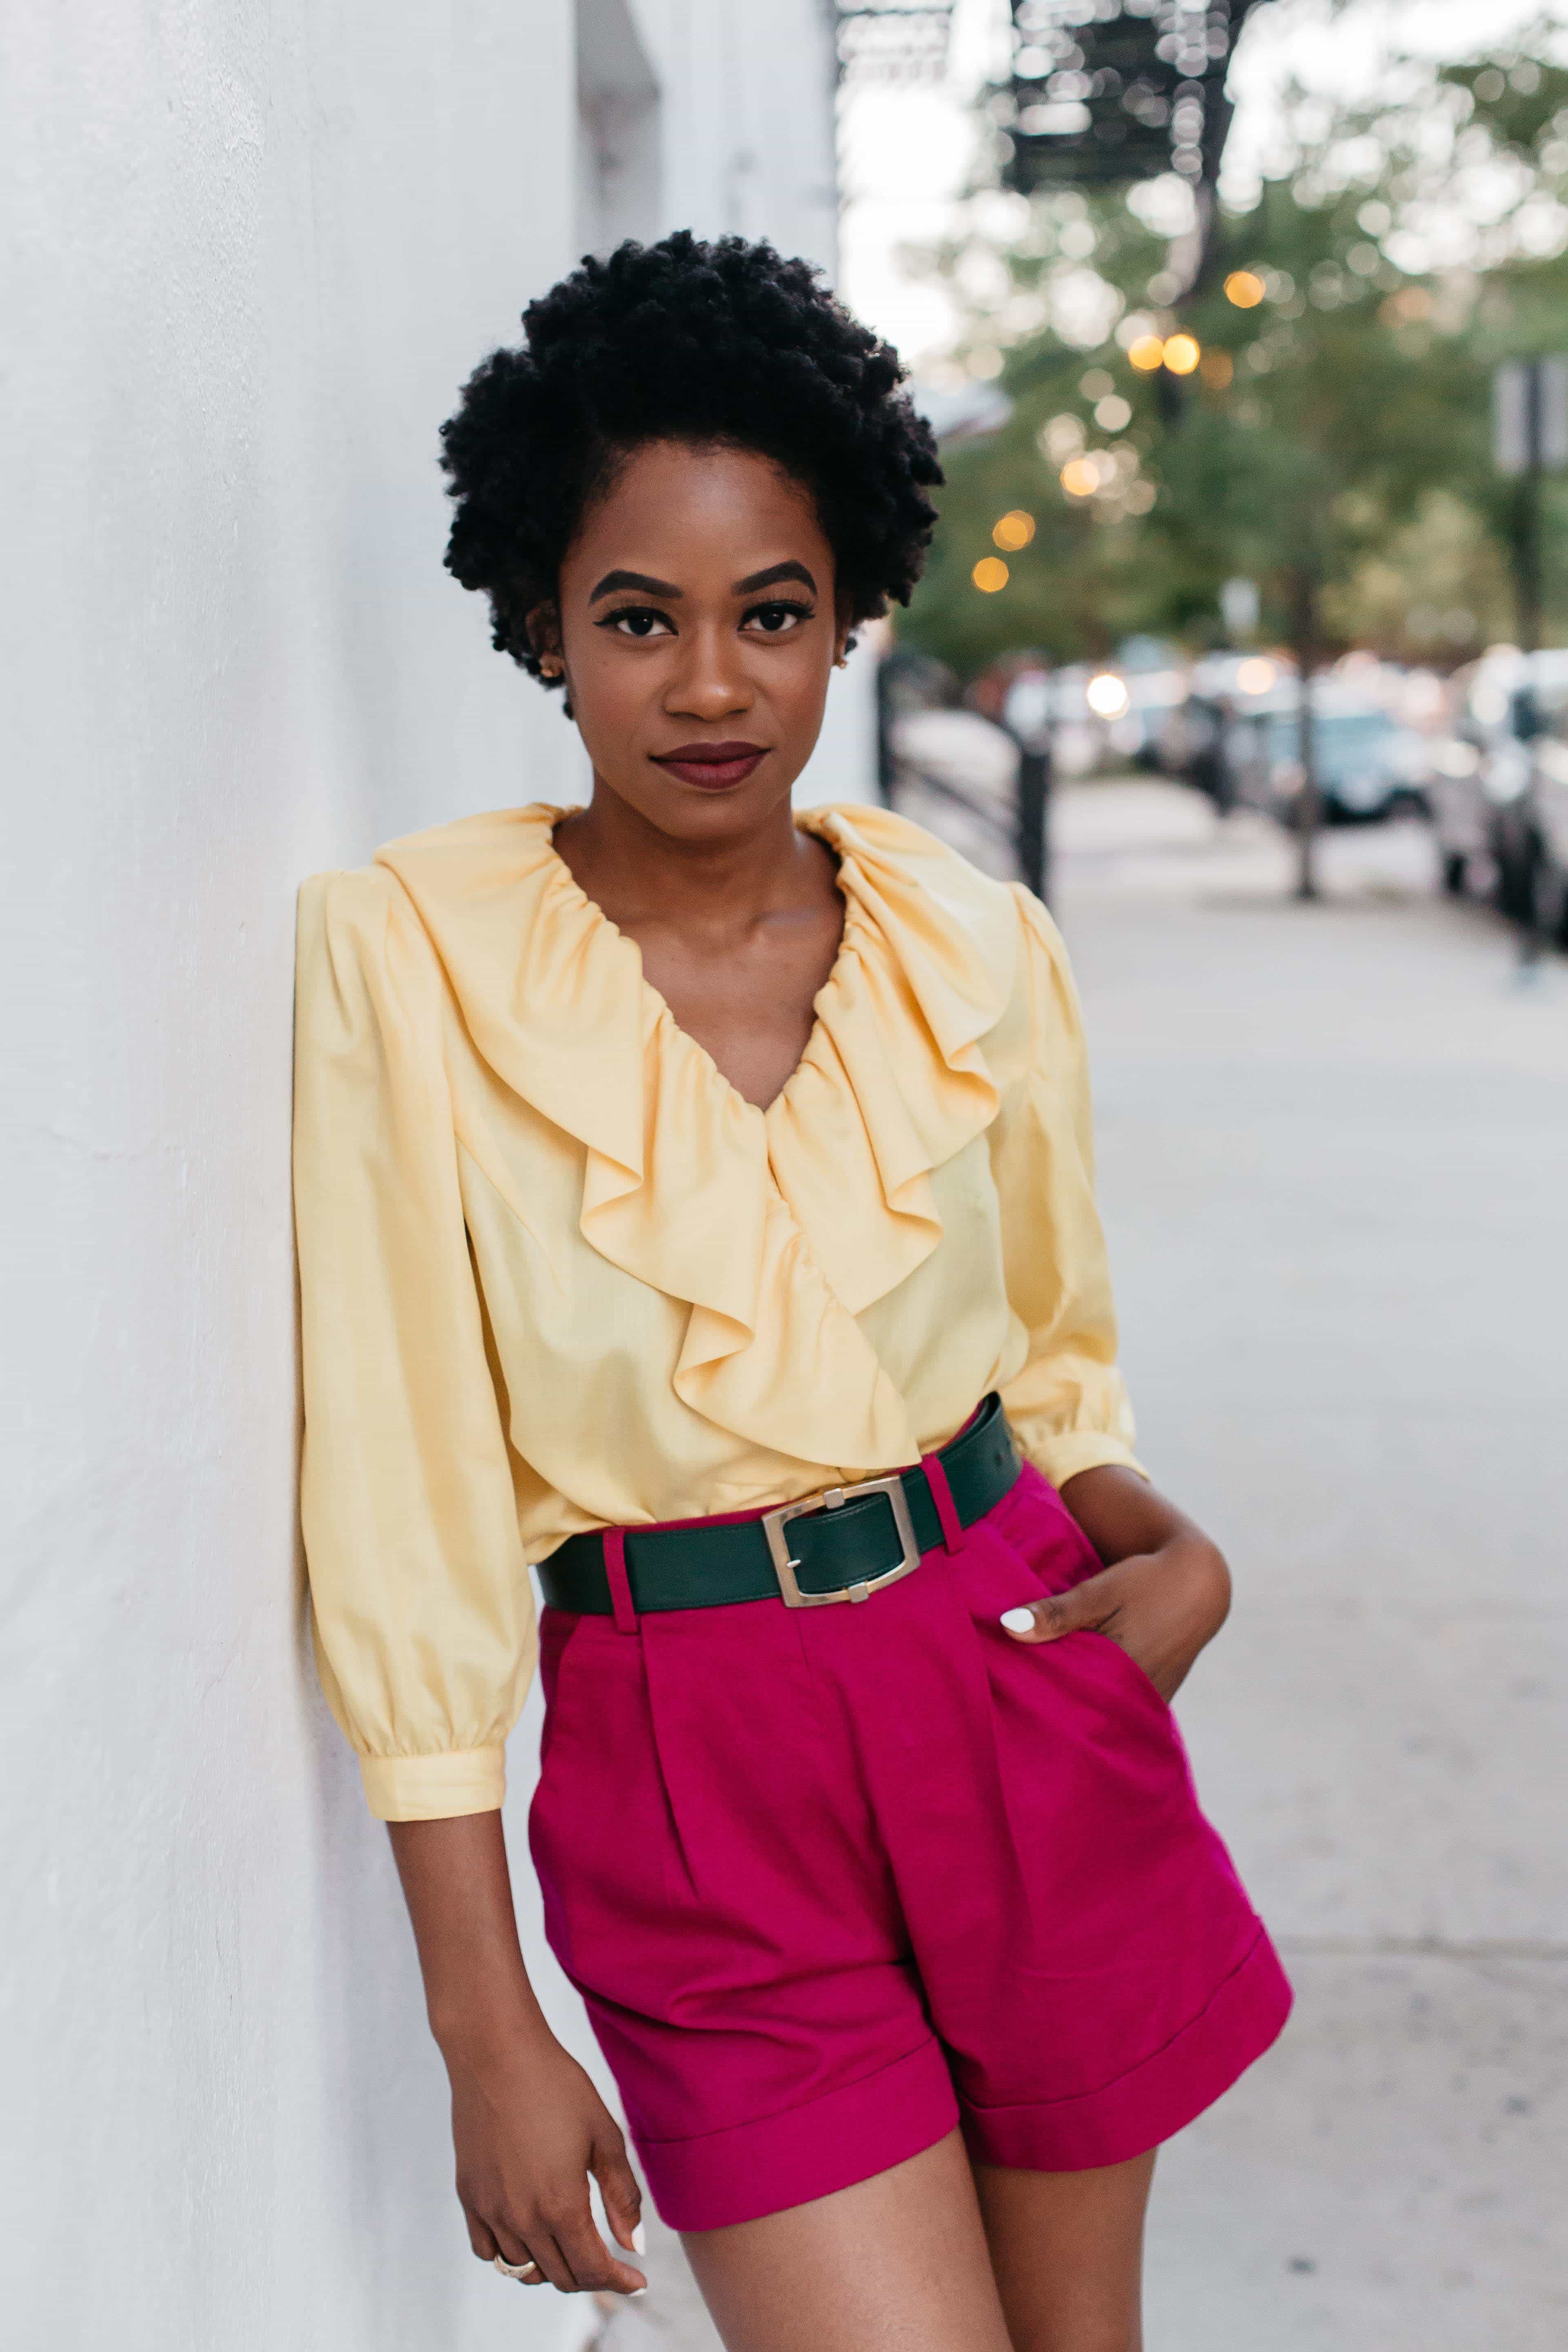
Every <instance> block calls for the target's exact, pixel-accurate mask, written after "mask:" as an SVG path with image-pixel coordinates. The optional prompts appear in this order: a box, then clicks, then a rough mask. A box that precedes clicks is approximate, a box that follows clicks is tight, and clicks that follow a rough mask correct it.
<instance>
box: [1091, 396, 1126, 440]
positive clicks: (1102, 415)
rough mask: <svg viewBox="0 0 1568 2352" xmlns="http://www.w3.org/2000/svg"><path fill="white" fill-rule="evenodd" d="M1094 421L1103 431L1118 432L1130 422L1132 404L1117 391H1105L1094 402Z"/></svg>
mask: <svg viewBox="0 0 1568 2352" xmlns="http://www.w3.org/2000/svg"><path fill="white" fill-rule="evenodd" d="M1094 421H1095V423H1096V424H1097V425H1099V426H1100V430H1101V432H1104V433H1120V432H1121V431H1122V430H1123V429H1124V428H1125V427H1126V426H1127V425H1131V422H1132V404H1131V401H1130V400H1123V399H1122V397H1121V394H1120V393H1119V392H1110V393H1107V394H1106V395H1105V398H1104V399H1103V400H1101V401H1099V402H1097V403H1096V404H1095V411H1094Z"/></svg>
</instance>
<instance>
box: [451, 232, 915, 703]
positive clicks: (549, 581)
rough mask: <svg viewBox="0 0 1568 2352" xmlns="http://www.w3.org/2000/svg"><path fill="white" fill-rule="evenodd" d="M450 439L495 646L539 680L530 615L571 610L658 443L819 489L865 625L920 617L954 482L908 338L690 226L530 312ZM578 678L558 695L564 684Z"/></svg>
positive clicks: (754, 249)
mask: <svg viewBox="0 0 1568 2352" xmlns="http://www.w3.org/2000/svg"><path fill="white" fill-rule="evenodd" d="M522 325H523V333H524V337H525V341H524V342H523V345H522V347H521V350H517V351H510V350H502V351H498V352H491V354H490V356H489V359H487V360H486V361H484V362H482V364H481V365H480V366H479V368H478V369H477V370H476V371H475V373H474V374H473V375H472V376H471V377H470V379H469V381H468V384H467V385H466V387H465V388H464V392H463V398H462V404H461V405H460V406H459V408H458V412H457V414H456V415H455V416H452V417H451V418H449V419H448V421H447V424H445V425H443V426H442V428H441V439H442V443H443V445H444V446H443V454H442V460H441V462H442V466H443V467H444V469H445V471H446V473H447V478H448V485H449V488H450V492H451V496H452V498H453V500H454V501H455V504H456V508H457V512H456V515H455V517H454V520H453V523H452V535H451V539H450V541H449V542H448V544H447V569H448V571H450V572H453V573H454V574H455V576H456V577H457V578H458V580H460V581H461V583H462V584H463V586H464V587H465V588H481V589H483V590H484V592H485V593H486V594H487V595H488V596H489V602H490V614H491V617H492V619H493V621H494V624H495V639H494V641H495V644H496V646H497V648H498V649H499V650H500V652H503V653H509V654H510V655H511V656H512V658H513V660H514V661H518V662H521V665H522V667H523V668H524V669H526V670H528V671H530V672H531V675H532V676H533V677H540V676H541V670H540V662H539V650H540V649H538V648H536V647H535V646H533V645H532V644H531V642H530V639H529V634H528V625H527V623H528V615H529V614H531V613H533V612H536V611H537V610H539V608H540V607H542V606H544V607H548V606H551V605H552V604H553V603H554V601H555V596H556V586H557V581H558V578H559V575H560V568H561V561H562V558H563V555H564V554H565V551H566V549H567V547H568V546H569V544H570V543H571V540H572V536H573V533H574V530H576V528H577V525H578V522H579V520H580V519H581V517H582V515H583V512H584V509H585V507H586V506H587V504H588V502H589V501H590V499H592V498H593V497H594V496H595V493H596V492H597V491H598V490H599V489H600V488H603V487H604V486H605V483H606V482H607V481H608V480H609V479H610V478H612V476H613V474H614V471H615V468H616V465H617V463H618V462H619V461H620V460H621V459H622V458H623V457H625V456H626V454H627V453H628V452H630V451H631V450H633V449H636V448H637V447H638V446H640V445H642V444H644V443H646V442H649V441H667V440H668V441H689V442H694V443H698V444H701V443H705V442H711V443H715V444H722V445H724V446H731V447H739V448H744V449H750V450H754V451H756V452H757V453H758V455H760V456H762V457H769V458H771V459H772V460H773V462H774V463H775V464H776V465H778V466H781V467H783V468H784V471H785V472H787V473H788V474H790V475H791V476H792V477H793V478H795V480H797V481H799V482H801V483H802V484H803V485H804V486H805V488H808V489H809V490H810V492H811V494H812V496H813V498H814V499H815V501H816V509H817V513H818V515H819V517H820V520H821V522H822V528H823V533H824V536H825V537H826V540H827V541H828V543H829V545H830V546H831V547H832V549H833V553H834V561H835V564H836V566H837V575H838V591H839V594H840V596H841V597H842V598H843V600H844V601H845V604H847V613H848V618H849V621H850V623H851V625H853V624H855V623H857V622H860V621H866V620H869V619H871V618H872V617H873V616H874V615H876V614H881V613H885V612H886V611H887V609H888V604H889V599H893V598H896V599H897V601H898V602H899V603H900V604H908V602H909V597H910V589H911V588H912V587H913V585H914V583H915V582H916V581H917V580H918V579H919V577H920V573H921V565H922V563H923V562H924V560H925V550H926V546H927V543H928V541H930V538H931V530H932V529H933V527H934V525H935V521H936V510H935V509H934V508H933V507H932V505H931V501H930V499H928V498H927V497H926V496H925V492H926V491H927V490H928V489H931V488H935V487H937V486H938V485H939V484H940V483H941V481H942V468H941V467H940V466H939V465H938V463H937V457H936V444H935V441H934V439H933V438H932V436H931V427H930V426H929V425H927V424H926V422H925V420H924V419H923V417H921V416H920V415H918V414H917V413H916V411H915V410H914V408H913V407H912V406H911V405H910V399H909V396H908V394H906V393H905V392H904V391H903V390H902V389H901V386H902V383H903V378H904V370H903V367H902V365H901V363H900V360H899V357H898V354H897V352H894V351H893V350H892V348H891V346H890V345H889V344H887V343H885V342H883V341H880V340H879V338H878V337H877V336H876V335H874V334H872V333H871V331H870V330H869V329H868V328H866V327H863V326H861V325H860V323H859V322H858V320H855V319H853V318H851V317H850V315H849V313H848V311H847V310H845V309H844V307H843V306H842V304H841V303H839V302H838V301H837V299H835V297H834V296H833V295H832V294H831V293H830V292H829V290H828V289H827V288H826V285H825V284H824V282H823V280H822V278H821V277H820V276H819V274H818V273H817V271H816V270H815V269H814V268H812V266H811V265H810V263H809V262H805V261H785V260H783V259H781V257H780V256H779V255H778V254H777V253H775V252H774V250H773V247H772V246H770V245H751V244H748V243H747V242H746V240H745V239H744V238H742V237H738V236H726V237H721V238H720V239H719V240H718V241H717V242H716V243H714V244H711V245H708V244H704V243H703V242H702V241H701V240H700V238H698V237H695V236H692V235H691V234H690V232H689V230H685V229H682V230H680V231H679V232H678V233H677V234H676V235H675V236H668V237H665V238H664V239H663V240H662V241H661V242H660V243H659V244H658V245H651V246H646V247H645V246H641V245H637V244H635V243H633V242H631V241H628V242H627V243H626V244H625V245H622V246H619V247H616V251H615V252H614V253H612V254H611V255H610V256H609V257H608V258H607V259H605V260H602V261H601V260H598V259H596V258H595V257H592V256H590V257H588V258H587V259H585V260H584V263H583V265H582V267H581V268H578V269H574V270H573V272H572V273H571V275H570V277H567V278H563V279H562V280H561V282H560V284H559V285H557V286H552V288H551V289H550V291H549V293H548V294H544V295H542V296H541V297H540V299H539V300H538V301H536V302H531V303H530V304H529V306H528V308H527V310H525V311H524V312H523V314H522ZM559 682H560V681H559V680H558V679H552V680H547V681H546V683H559Z"/></svg>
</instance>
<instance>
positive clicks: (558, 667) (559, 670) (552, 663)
mask: <svg viewBox="0 0 1568 2352" xmlns="http://www.w3.org/2000/svg"><path fill="white" fill-rule="evenodd" d="M565 670H566V665H565V663H564V662H563V660H562V659H561V656H559V654H541V655H540V656H539V675H540V677H563V676H564V675H565Z"/></svg>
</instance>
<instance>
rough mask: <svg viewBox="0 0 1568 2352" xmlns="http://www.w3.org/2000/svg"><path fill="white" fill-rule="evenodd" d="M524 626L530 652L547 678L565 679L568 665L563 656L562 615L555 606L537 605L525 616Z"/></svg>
mask: <svg viewBox="0 0 1568 2352" xmlns="http://www.w3.org/2000/svg"><path fill="white" fill-rule="evenodd" d="M523 626H524V628H525V629H526V630H527V631H528V644H529V650H530V651H531V654H532V655H533V657H534V659H535V661H537V662H538V664H539V667H540V668H541V670H542V672H543V674H544V676H545V677H550V678H555V677H564V676H565V674H566V665H565V662H564V661H563V658H562V654H561V614H560V612H559V610H558V608H557V607H556V606H555V605H554V604H535V606H534V607H533V610H532V611H531V613H529V614H526V615H525V617H524V620H523Z"/></svg>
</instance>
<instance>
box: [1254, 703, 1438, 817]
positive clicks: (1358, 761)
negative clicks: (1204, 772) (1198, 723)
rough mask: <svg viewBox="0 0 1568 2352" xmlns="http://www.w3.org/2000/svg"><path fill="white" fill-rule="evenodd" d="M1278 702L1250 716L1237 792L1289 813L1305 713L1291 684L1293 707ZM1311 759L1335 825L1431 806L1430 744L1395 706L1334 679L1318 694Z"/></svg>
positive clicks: (1298, 777) (1298, 778)
mask: <svg viewBox="0 0 1568 2352" xmlns="http://www.w3.org/2000/svg"><path fill="white" fill-rule="evenodd" d="M1271 700H1272V703H1273V707H1272V708H1268V709H1263V710H1261V711H1259V712H1258V714H1257V715H1256V716H1255V717H1254V718H1252V719H1250V720H1248V721H1247V722H1246V726H1245V732H1246V738H1247V740H1245V743H1244V744H1243V745H1242V746H1241V747H1240V748H1238V750H1237V751H1235V752H1234V753H1233V755H1232V768H1233V775H1234V781H1235V787H1236V792H1237V797H1238V798H1240V799H1242V800H1244V801H1248V802H1250V803H1253V804H1254V805H1255V806H1257V807H1258V808H1263V809H1267V810H1268V812H1269V814H1271V815H1274V816H1277V817H1279V818H1281V819H1282V820H1288V819H1289V816H1290V814H1291V813H1292V812H1293V810H1294V808H1295V804H1296V801H1297V797H1298V795H1299V793H1300V791H1301V785H1302V779H1303V774H1304V770H1303V767H1302V761H1301V719H1300V710H1299V709H1298V708H1297V707H1296V692H1295V689H1294V688H1291V690H1290V694H1289V704H1288V707H1281V701H1282V698H1279V697H1274V698H1271ZM1312 763H1313V767H1314V769H1315V771H1316V774H1317V782H1318V790H1319V792H1320V793H1321V796H1322V805H1323V814H1324V816H1325V817H1326V818H1327V819H1328V820H1329V822H1330V823H1331V824H1368V823H1372V822H1375V821H1376V820H1378V819H1379V818H1383V817H1388V816H1397V815H1399V814H1411V815H1424V814H1426V772H1427V759H1426V745H1425V744H1424V743H1423V741H1422V739H1421V737H1420V736H1419V735H1418V734H1417V733H1416V732H1415V729H1414V728H1412V727H1407V726H1405V723H1404V722H1403V720H1401V719H1399V718H1398V717H1397V716H1396V715H1395V713H1394V712H1393V711H1391V710H1388V709H1381V708H1379V707H1377V706H1375V705H1373V706H1370V707H1369V706H1367V705H1366V704H1364V703H1362V702H1360V701H1359V700H1357V701H1355V702H1350V701H1348V700H1347V699H1346V698H1345V697H1344V696H1343V694H1342V692H1340V691H1338V690H1336V689H1335V688H1333V687H1332V686H1329V687H1326V688H1324V687H1319V688H1315V689H1314V693H1313V697H1312Z"/></svg>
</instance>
